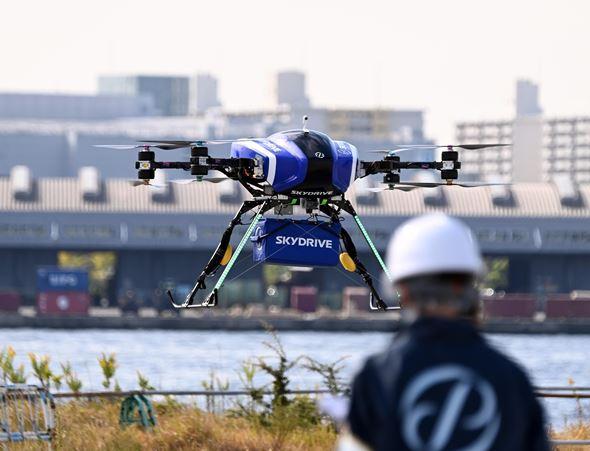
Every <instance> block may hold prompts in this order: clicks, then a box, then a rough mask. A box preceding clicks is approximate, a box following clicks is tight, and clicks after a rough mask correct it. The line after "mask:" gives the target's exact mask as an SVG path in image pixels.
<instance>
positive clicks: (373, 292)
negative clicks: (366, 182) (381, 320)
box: [322, 201, 399, 310]
mask: <svg viewBox="0 0 590 451" xmlns="http://www.w3.org/2000/svg"><path fill="white" fill-rule="evenodd" d="M337 205H338V206H339V207H341V208H342V209H343V210H344V211H346V212H347V213H349V214H350V215H352V217H353V218H354V220H355V222H356V223H357V225H358V226H359V229H360V230H361V233H362V234H363V237H364V238H365V240H366V241H367V244H368V245H369V247H370V248H371V250H372V251H373V254H374V255H375V256H376V257H377V261H378V262H379V263H380V264H381V267H382V268H383V270H384V271H385V274H387V276H388V277H389V278H390V279H391V277H390V274H389V271H388V269H387V267H386V266H385V263H384V262H383V259H382V258H381V256H380V255H379V252H378V251H377V248H376V247H375V245H374V244H373V242H372V241H371V238H370V237H369V235H368V233H367V231H366V230H365V228H364V227H363V226H362V223H361V222H360V219H359V218H358V215H357V214H356V211H355V210H354V208H353V207H352V205H351V204H350V202H348V201H345V205H344V206H343V205H340V204H337ZM322 210H323V211H324V212H325V213H327V214H328V215H329V216H330V217H331V218H332V220H338V212H337V211H336V210H335V209H334V208H333V207H332V206H330V205H326V206H324V207H323V208H322ZM340 238H341V239H342V242H343V244H344V248H345V249H346V252H347V253H348V255H350V258H352V260H353V261H354V263H355V265H356V270H355V272H356V273H358V274H359V275H360V276H361V277H362V278H363V282H364V283H365V285H367V287H368V288H369V291H370V298H369V307H370V308H371V310H398V309H399V307H389V306H388V305H387V304H386V303H385V302H384V301H383V299H381V296H379V293H378V292H377V289H376V288H375V286H374V285H373V278H372V277H371V274H369V271H367V268H366V267H365V265H364V264H363V263H362V262H361V261H360V259H359V257H358V252H357V249H356V246H355V245H354V241H353V240H352V238H351V236H350V234H349V233H348V232H347V231H346V229H345V228H344V227H342V228H341V229H340Z"/></svg>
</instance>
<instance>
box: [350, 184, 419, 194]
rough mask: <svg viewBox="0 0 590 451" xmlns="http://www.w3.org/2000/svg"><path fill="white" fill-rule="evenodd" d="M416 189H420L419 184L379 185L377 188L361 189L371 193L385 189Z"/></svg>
mask: <svg viewBox="0 0 590 451" xmlns="http://www.w3.org/2000/svg"><path fill="white" fill-rule="evenodd" d="M414 189H418V187H417V186H400V185H397V184H395V185H392V186H378V187H375V188H365V189H363V190H361V191H369V192H371V193H381V192H383V191H406V192H407V191H412V190H414Z"/></svg>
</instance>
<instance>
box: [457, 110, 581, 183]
mask: <svg viewBox="0 0 590 451" xmlns="http://www.w3.org/2000/svg"><path fill="white" fill-rule="evenodd" d="M456 139H457V142H459V143H478V142H479V143H481V142H489V143H512V144H513V145H512V147H511V148H510V147H506V148H490V149H483V150H478V151H464V152H462V155H461V161H462V163H463V171H462V174H463V176H464V177H465V179H470V180H486V179H490V178H494V177H499V178H501V179H503V180H506V181H515V182H525V181H526V182H534V181H551V180H554V179H555V178H556V177H557V178H563V177H567V178H569V179H570V180H572V181H573V182H575V183H590V117H570V118H567V117H564V118H550V119H543V118H542V117H539V116H537V117H521V118H517V119H515V120H514V121H497V122H493V121H490V122H465V123H460V124H457V129H456Z"/></svg>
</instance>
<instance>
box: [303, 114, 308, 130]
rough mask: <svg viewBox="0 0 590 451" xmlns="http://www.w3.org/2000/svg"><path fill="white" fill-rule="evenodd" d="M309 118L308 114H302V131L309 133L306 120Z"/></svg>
mask: <svg viewBox="0 0 590 451" xmlns="http://www.w3.org/2000/svg"><path fill="white" fill-rule="evenodd" d="M308 120H309V116H308V115H307V114H306V115H305V116H303V127H302V128H303V132H304V133H309V129H308V128H307V121H308Z"/></svg>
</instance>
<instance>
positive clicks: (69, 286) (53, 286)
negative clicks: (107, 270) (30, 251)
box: [37, 266, 88, 293]
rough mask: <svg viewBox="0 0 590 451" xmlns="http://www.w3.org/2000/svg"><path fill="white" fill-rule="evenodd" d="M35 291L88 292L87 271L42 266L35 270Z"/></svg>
mask: <svg viewBox="0 0 590 451" xmlns="http://www.w3.org/2000/svg"><path fill="white" fill-rule="evenodd" d="M37 291H38V292H39V293H42V292H46V291H80V292H86V293H87V292H88V271H87V270H85V269H78V268H58V267H55V266H42V267H40V268H37Z"/></svg>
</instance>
